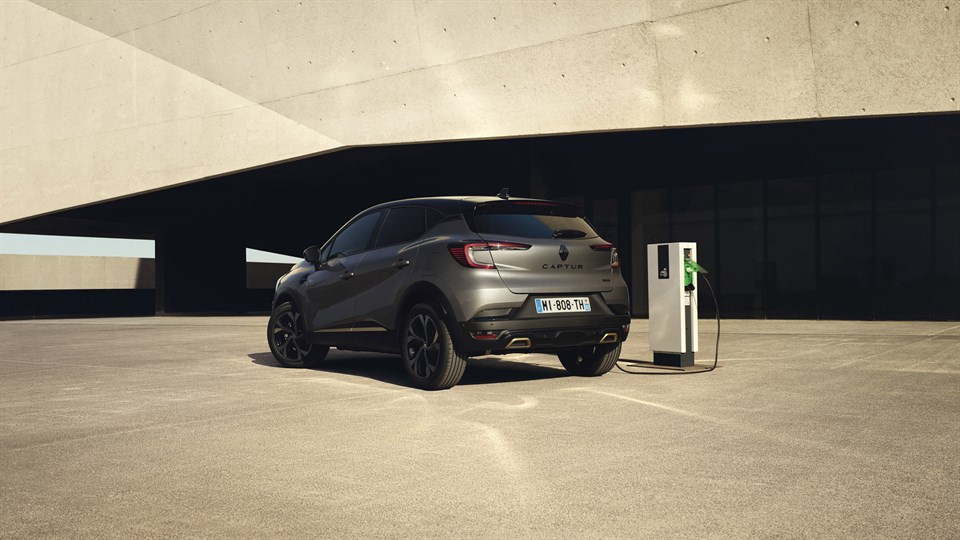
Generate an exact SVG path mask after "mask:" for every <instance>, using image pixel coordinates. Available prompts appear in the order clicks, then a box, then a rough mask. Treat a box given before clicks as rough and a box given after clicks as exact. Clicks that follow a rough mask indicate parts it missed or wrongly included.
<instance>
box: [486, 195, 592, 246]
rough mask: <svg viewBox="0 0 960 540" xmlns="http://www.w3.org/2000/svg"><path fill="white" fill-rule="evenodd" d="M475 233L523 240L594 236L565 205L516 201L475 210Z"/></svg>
mask: <svg viewBox="0 0 960 540" xmlns="http://www.w3.org/2000/svg"><path fill="white" fill-rule="evenodd" d="M473 217H474V221H475V223H476V232H477V233H480V234H489V235H506V236H520V237H524V238H568V239H573V238H596V237H597V233H596V231H594V230H593V227H591V226H590V224H589V223H587V220H585V219H583V217H582V216H581V215H580V209H579V208H577V207H576V206H573V205H569V204H560V203H550V202H537V201H516V202H494V203H486V204H481V205H479V206H477V208H476V210H474V213H473Z"/></svg>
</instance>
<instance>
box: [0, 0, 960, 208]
mask: <svg viewBox="0 0 960 540" xmlns="http://www.w3.org/2000/svg"><path fill="white" fill-rule="evenodd" d="M951 3H952V0H930V1H920V0H903V1H899V0H898V1H894V0H891V1H883V0H744V1H732V0H637V1H632V2H603V1H596V0H579V1H565V0H557V1H550V0H546V1H539V0H538V1H533V0H526V1H504V2H470V3H468V2H433V1H422V0H395V1H389V2H323V3H321V2H309V1H304V2H293V1H276V2H268V1H264V2H227V1H144V2H125V1H121V0H116V1H101V2H69V1H54V0H40V1H37V2H36V3H32V2H27V1H23V0H13V1H4V2H0V45H2V48H0V175H2V180H3V181H2V184H0V223H4V222H10V221H14V220H19V219H22V218H26V217H29V216H34V215H38V214H42V213H48V212H53V211H57V210H60V209H63V208H68V207H73V206H78V205H84V204H89V203H92V202H95V201H98V200H102V199H106V198H115V197H122V196H126V195H129V194H133V193H137V192H142V191H147V190H154V189H160V188H163V187H166V186H170V185H174V184H177V183H182V182H189V181H194V180H198V179H202V178H206V177H210V176H214V175H219V174H224V173H229V172H232V171H236V170H240V169H244V168H248V167H253V166H257V165H262V164H266V163H271V162H275V161H279V160H284V159H290V158H295V157H298V156H302V155H309V154H314V153H318V152H324V151H328V150H331V149H336V148H338V147H342V146H344V145H360V144H382V143H396V142H415V141H433V140H448V139H471V138H483V137H507V136H518V135H534V134H550V133H571V132H582V131H595V130H596V131H602V130H621V129H638V128H656V127H663V126H680V125H701V124H715V123H749V122H763V121H777V120H793V119H815V118H823V117H846V116H863V115H886V114H912V113H923V112H943V111H957V110H960V103H958V101H957V100H958V99H960V76H958V73H960V5H957V6H952V8H951V6H950V5H949V4H951Z"/></svg>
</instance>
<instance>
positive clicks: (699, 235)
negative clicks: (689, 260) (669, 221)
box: [670, 185, 723, 318]
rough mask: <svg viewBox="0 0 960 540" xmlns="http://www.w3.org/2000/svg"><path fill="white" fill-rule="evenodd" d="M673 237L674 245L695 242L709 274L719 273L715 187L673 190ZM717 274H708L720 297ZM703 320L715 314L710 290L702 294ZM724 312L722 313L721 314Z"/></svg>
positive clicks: (671, 199)
mask: <svg viewBox="0 0 960 540" xmlns="http://www.w3.org/2000/svg"><path fill="white" fill-rule="evenodd" d="M670 202H671V210H672V218H673V234H672V235H671V238H670V241H671V242H696V243H697V257H698V258H699V260H698V261H697V262H699V263H700V265H701V266H703V267H704V268H706V269H707V270H708V271H710V272H716V269H717V264H716V262H717V258H716V240H715V239H714V224H713V220H714V209H715V204H714V187H713V186H712V185H706V186H680V187H676V188H673V190H672V193H671V194H670ZM715 275H716V274H712V275H710V274H708V275H707V278H708V279H709V280H710V282H711V284H712V285H713V287H714V290H715V291H716V292H717V294H718V295H719V294H721V290H720V288H721V284H720V283H718V280H717V279H716V278H715ZM701 292H703V293H704V294H703V295H701V296H700V299H701V300H702V301H701V302H700V308H699V312H700V317H701V318H709V317H714V316H715V315H716V311H715V308H714V306H713V302H711V301H710V300H707V299H706V298H707V297H706V295H707V294H709V292H707V291H701ZM721 313H723V312H722V311H721Z"/></svg>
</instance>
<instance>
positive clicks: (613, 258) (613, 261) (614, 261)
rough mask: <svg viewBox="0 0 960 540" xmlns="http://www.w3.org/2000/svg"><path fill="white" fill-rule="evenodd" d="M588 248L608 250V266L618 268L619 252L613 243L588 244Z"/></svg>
mask: <svg viewBox="0 0 960 540" xmlns="http://www.w3.org/2000/svg"><path fill="white" fill-rule="evenodd" d="M590 249H592V250H594V251H609V252H610V268H620V252H619V251H617V246H615V245H613V244H593V245H592V246H590Z"/></svg>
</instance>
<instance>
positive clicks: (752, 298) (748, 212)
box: [698, 181, 763, 318]
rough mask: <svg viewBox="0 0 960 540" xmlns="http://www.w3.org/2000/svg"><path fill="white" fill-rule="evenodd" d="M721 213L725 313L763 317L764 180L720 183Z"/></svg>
mask: <svg viewBox="0 0 960 540" xmlns="http://www.w3.org/2000/svg"><path fill="white" fill-rule="evenodd" d="M717 213H718V214H717V218H718V224H719V227H720V246H719V249H718V253H719V254H720V264H719V266H718V267H717V271H718V272H717V273H718V274H719V280H718V281H719V282H720V283H721V286H722V289H723V292H722V294H721V296H720V305H721V306H723V314H724V316H725V317H738V318H757V317H763V184H762V183H761V182H759V181H753V182H734V183H728V184H720V185H719V186H718V187H717ZM698 247H699V246H698ZM707 269H708V270H709V268H707Z"/></svg>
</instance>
